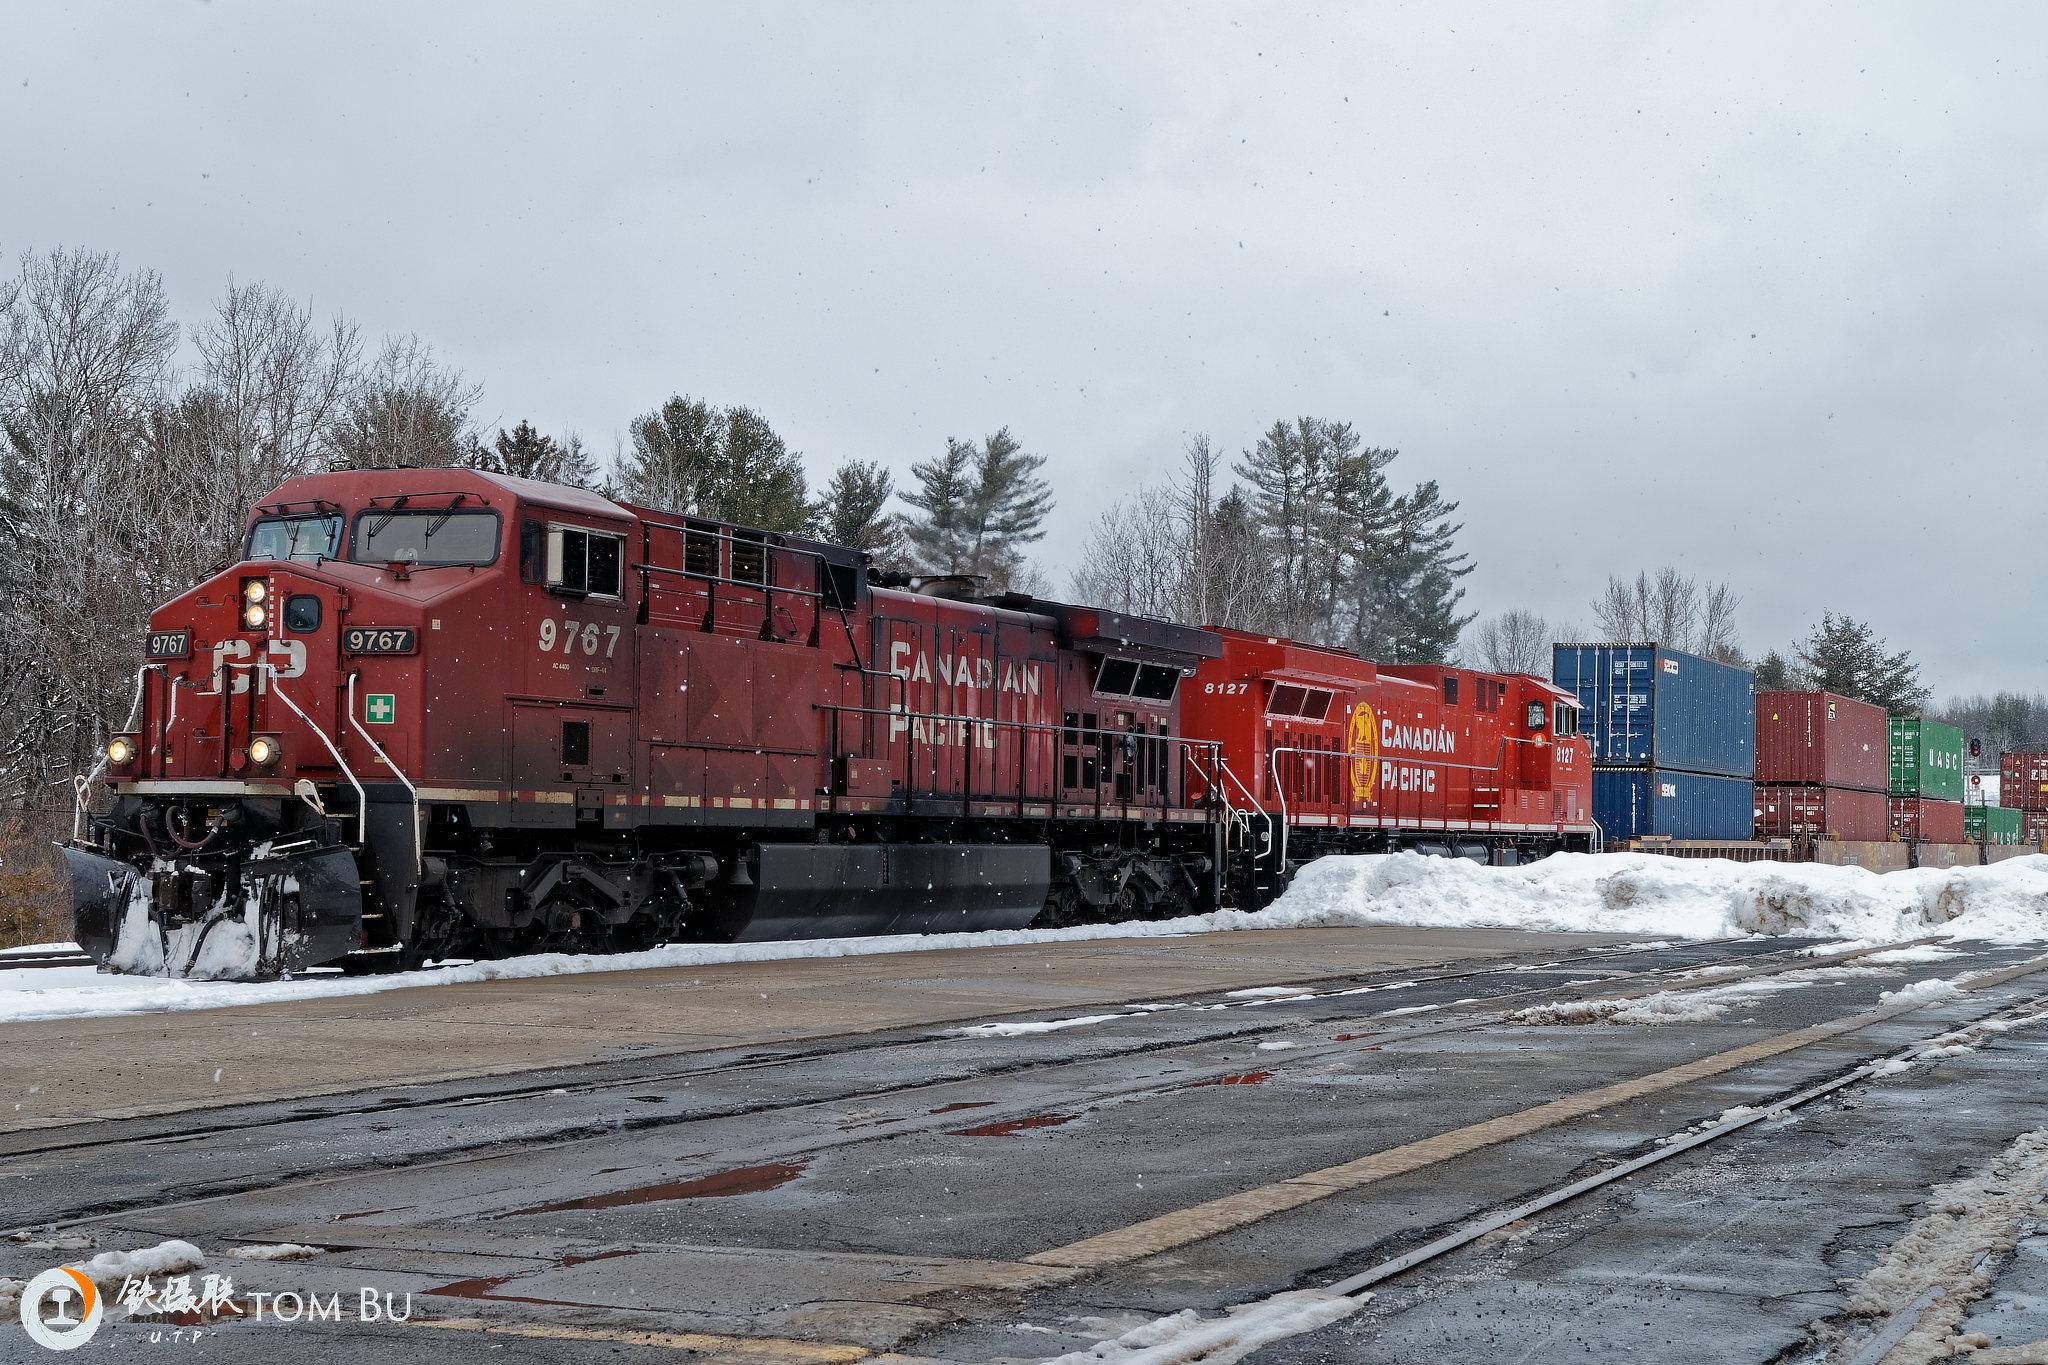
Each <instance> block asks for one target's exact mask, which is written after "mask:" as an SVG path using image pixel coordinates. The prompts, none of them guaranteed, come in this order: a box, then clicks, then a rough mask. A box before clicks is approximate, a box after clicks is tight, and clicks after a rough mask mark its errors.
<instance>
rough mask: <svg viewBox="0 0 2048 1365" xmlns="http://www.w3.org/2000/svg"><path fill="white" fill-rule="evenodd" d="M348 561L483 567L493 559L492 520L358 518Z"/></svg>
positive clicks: (474, 516) (465, 516) (375, 514)
mask: <svg viewBox="0 0 2048 1365" xmlns="http://www.w3.org/2000/svg"><path fill="white" fill-rule="evenodd" d="M349 558H350V559H353V560H355V561H356V562H357V563H359V564H418V565H422V566H431V565H436V564H489V563H492V562H494V561H495V560H496V559H497V558H498V514H497V513H496V512H426V511H422V512H398V511H383V512H380V511H375V510H372V511H368V512H364V513H362V514H361V515H359V516H358V517H357V518H356V532H355V543H354V544H353V545H352V546H351V547H350V549H349Z"/></svg>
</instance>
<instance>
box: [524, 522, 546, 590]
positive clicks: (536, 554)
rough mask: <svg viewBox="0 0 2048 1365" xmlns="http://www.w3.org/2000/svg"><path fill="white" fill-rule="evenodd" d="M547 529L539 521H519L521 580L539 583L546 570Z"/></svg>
mask: <svg viewBox="0 0 2048 1365" xmlns="http://www.w3.org/2000/svg"><path fill="white" fill-rule="evenodd" d="M546 555H547V529H546V528H545V527H543V526H542V525H541V524H540V523H539V522H537V521H522V522H520V523H519V581H520V582H522V583H538V582H540V581H541V577H542V575H543V573H544V572H545V570H546V566H545V565H544V564H543V563H542V561H543V559H544V558H545V557H546Z"/></svg>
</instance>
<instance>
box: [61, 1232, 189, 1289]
mask: <svg viewBox="0 0 2048 1365" xmlns="http://www.w3.org/2000/svg"><path fill="white" fill-rule="evenodd" d="M205 1264H206V1255H205V1253H204V1252H202V1251H200V1249H199V1248H198V1247H196V1246H193V1245H192V1244H191V1243H190V1242H181V1241H178V1240H177V1239H175V1238H173V1239H172V1240H170V1241H168V1242H158V1243H157V1244H156V1245H155V1246H153V1247H143V1248H141V1249H140V1250H138V1251H103V1252H101V1253H100V1254H99V1255H97V1256H95V1257H93V1258H92V1259H91V1260H89V1261H86V1262H83V1263H82V1264H80V1265H78V1266H77V1267H76V1268H77V1269H79V1270H82V1271H84V1272H85V1277H86V1278H87V1279H89V1280H91V1281H92V1282H93V1283H94V1284H119V1283H120V1282H121V1281H122V1280H124V1279H128V1278H130V1277H133V1278H135V1279H138V1280H139V1279H141V1278H142V1277H143V1276H145V1275H175V1274H177V1273H179V1272H180V1271H184V1270H196V1269H197V1268H198V1267H200V1266H203V1265H205Z"/></svg>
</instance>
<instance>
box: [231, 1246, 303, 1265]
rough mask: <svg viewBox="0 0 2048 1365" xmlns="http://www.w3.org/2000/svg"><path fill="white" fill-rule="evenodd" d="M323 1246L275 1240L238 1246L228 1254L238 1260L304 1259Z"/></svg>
mask: <svg viewBox="0 0 2048 1365" xmlns="http://www.w3.org/2000/svg"><path fill="white" fill-rule="evenodd" d="M320 1251H321V1248H319V1247H309V1246H302V1245H300V1244H299V1243H297V1242H274V1243H272V1244H270V1245H269V1246H246V1247H236V1248H235V1249H234V1250H232V1251H230V1252H229V1253H228V1256H229V1257H230V1258H231V1259H233V1260H237V1261H303V1260H307V1259H309V1258H311V1257H314V1256H318V1255H319V1254H320Z"/></svg>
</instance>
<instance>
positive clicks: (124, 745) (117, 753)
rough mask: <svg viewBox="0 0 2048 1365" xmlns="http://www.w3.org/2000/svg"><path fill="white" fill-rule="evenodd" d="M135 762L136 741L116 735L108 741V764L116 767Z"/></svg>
mask: <svg viewBox="0 0 2048 1365" xmlns="http://www.w3.org/2000/svg"><path fill="white" fill-rule="evenodd" d="M134 761H135V741H134V740H132V739H130V738H128V736H126V735H115V736H114V737H113V738H112V739H110V740H108V741H107V762H109V763H111V764H113V765H114V766H115V767H117V768H118V767H121V766H122V765H123V764H127V763H132V762H134Z"/></svg>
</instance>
